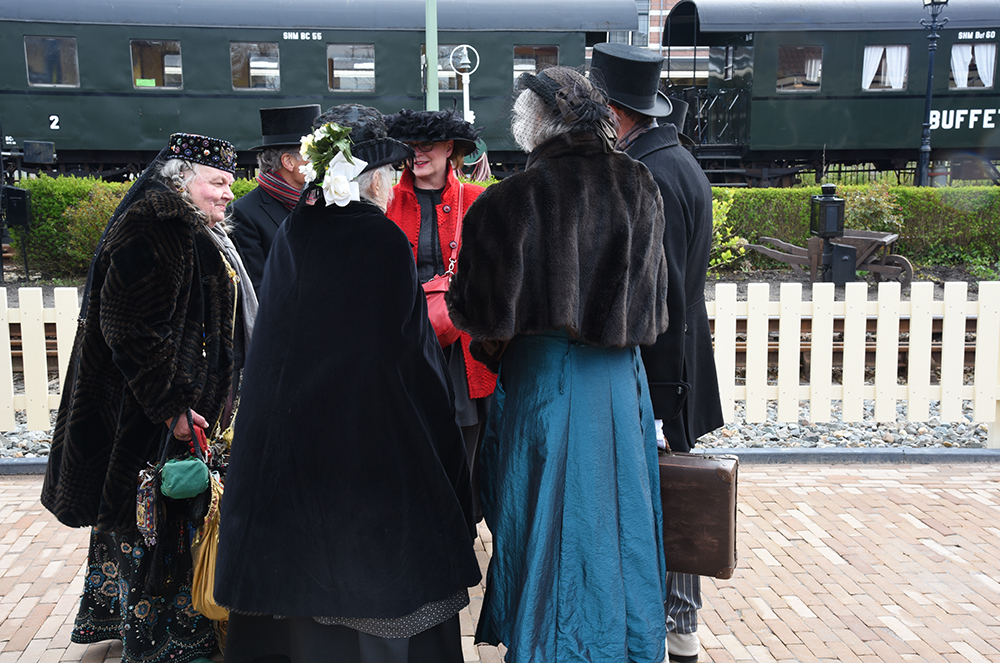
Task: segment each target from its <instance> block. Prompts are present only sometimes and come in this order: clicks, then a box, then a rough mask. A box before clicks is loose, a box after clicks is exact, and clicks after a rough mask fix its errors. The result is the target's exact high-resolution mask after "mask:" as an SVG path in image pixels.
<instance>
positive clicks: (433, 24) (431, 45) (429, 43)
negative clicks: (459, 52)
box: [424, 0, 441, 111]
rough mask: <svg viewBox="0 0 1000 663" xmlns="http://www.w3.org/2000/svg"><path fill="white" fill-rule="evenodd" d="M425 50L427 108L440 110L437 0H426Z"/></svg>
mask: <svg viewBox="0 0 1000 663" xmlns="http://www.w3.org/2000/svg"><path fill="white" fill-rule="evenodd" d="M424 11H425V18H424V25H425V30H426V37H425V38H424V43H425V46H424V52H425V54H426V55H425V57H426V62H427V110H429V111H436V110H440V108H441V106H440V103H439V101H438V15H437V0H425V1H424Z"/></svg>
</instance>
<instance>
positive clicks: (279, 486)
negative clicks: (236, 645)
mask: <svg viewBox="0 0 1000 663" xmlns="http://www.w3.org/2000/svg"><path fill="white" fill-rule="evenodd" d="M453 403H454V400H453V396H452V388H451V383H450V382H449V379H448V375H447V369H446V368H445V366H444V357H443V355H442V353H441V348H440V346H439V344H438V341H437V338H436V336H435V334H434V331H433V329H432V328H431V326H430V323H429V322H428V320H427V309H426V303H425V297H424V294H423V290H422V289H421V287H420V285H419V283H418V281H417V275H416V267H415V265H414V262H413V253H412V252H411V250H410V244H409V242H408V241H407V239H406V236H405V235H404V234H403V232H402V231H401V230H400V229H399V228H398V227H397V226H396V224H394V223H393V222H392V221H390V220H389V219H387V218H386V217H385V215H383V214H382V212H381V211H380V210H379V209H378V208H377V207H375V206H374V205H371V204H369V203H366V202H354V203H350V204H349V205H347V206H346V207H344V208H341V207H337V206H336V205H332V206H329V207H325V206H324V205H323V201H322V199H320V201H319V202H317V204H316V205H315V206H310V205H305V204H303V203H300V204H299V206H298V207H297V208H296V210H295V211H294V212H293V213H292V214H291V216H289V217H288V219H286V220H285V222H284V223H283V224H282V226H281V228H280V229H279V231H278V233H277V235H276V236H275V239H274V243H273V244H272V246H271V252H270V254H269V256H268V261H267V266H266V268H265V275H264V280H263V283H262V291H261V296H260V309H259V311H258V315H257V319H256V323H255V326H254V337H253V343H252V344H251V347H250V351H249V353H248V356H247V364H246V367H245V369H244V379H243V390H242V396H241V403H240V409H239V412H238V414H237V416H236V429H235V436H234V441H233V451H232V456H231V462H230V467H229V473H228V476H227V481H226V490H225V496H224V498H223V500H222V525H221V533H220V543H219V556H218V564H217V567H216V590H215V592H216V593H215V596H216V598H217V599H218V601H219V602H220V603H222V604H224V605H227V606H230V607H231V608H234V609H236V610H239V611H243V612H251V613H263V614H276V615H289V616H313V617H317V616H326V617H382V618H391V617H399V616H402V615H406V614H409V613H411V612H412V611H414V610H415V609H417V608H418V607H420V606H422V605H424V604H426V603H428V602H431V601H436V600H440V599H443V598H446V597H450V596H452V595H454V594H455V593H456V592H458V591H461V590H462V589H464V588H466V587H469V586H472V585H475V584H476V583H477V582H478V581H479V579H480V572H479V565H478V563H477V561H476V557H475V554H474V552H473V547H472V542H473V536H474V534H473V533H474V524H473V522H472V510H471V488H470V486H469V474H468V466H467V464H466V460H465V450H464V444H463V441H462V434H461V430H460V429H459V427H458V424H457V422H456V420H455V408H454V404H453Z"/></svg>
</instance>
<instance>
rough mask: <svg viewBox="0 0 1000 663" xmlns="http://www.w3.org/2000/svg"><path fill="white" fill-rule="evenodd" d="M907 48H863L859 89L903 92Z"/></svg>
mask: <svg viewBox="0 0 1000 663" xmlns="http://www.w3.org/2000/svg"><path fill="white" fill-rule="evenodd" d="M909 62H910V47H909V46H905V45H904V46H865V61H864V64H863V65H862V66H863V69H862V71H861V87H862V88H863V89H865V90H905V89H906V71H907V69H909Z"/></svg>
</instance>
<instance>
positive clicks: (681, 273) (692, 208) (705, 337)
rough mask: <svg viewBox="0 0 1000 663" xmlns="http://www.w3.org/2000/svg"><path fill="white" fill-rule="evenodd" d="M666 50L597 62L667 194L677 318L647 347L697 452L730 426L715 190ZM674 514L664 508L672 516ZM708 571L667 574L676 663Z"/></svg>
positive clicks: (662, 405)
mask: <svg viewBox="0 0 1000 663" xmlns="http://www.w3.org/2000/svg"><path fill="white" fill-rule="evenodd" d="M662 65H663V58H662V57H661V56H659V55H657V54H656V53H654V52H652V51H649V50H647V49H645V48H638V47H635V46H627V45H624V44H606V43H605V44H597V45H596V46H594V53H593V60H592V61H591V69H592V70H599V71H600V75H599V77H598V82H599V84H600V85H602V87H603V88H604V89H605V91H606V92H607V96H608V98H609V100H610V105H611V109H612V110H613V111H614V113H615V115H616V116H617V118H618V149H621V150H624V151H625V153H626V154H628V155H630V156H631V157H633V158H635V159H638V160H639V161H641V162H642V163H643V164H645V166H646V167H647V168H649V170H650V172H651V173H652V174H653V179H654V180H656V183H657V185H659V187H660V194H661V196H662V197H663V215H664V221H665V223H664V231H663V246H664V248H665V249H666V255H667V273H668V275H667V279H668V280H667V311H668V313H669V316H670V326H669V328H668V329H667V331H665V332H664V333H663V334H661V335H660V336H659V337H658V338H657V340H656V344H655V345H652V346H648V347H645V346H644V347H643V348H642V361H643V364H644V365H645V368H646V375H647V377H648V379H649V395H650V397H651V399H652V401H653V414H654V415H655V416H656V418H657V419H659V420H661V421H662V422H663V436H664V437H665V438H666V441H667V444H669V445H670V448H671V449H673V450H674V451H690V450H691V447H692V446H694V444H695V442H696V441H697V439H698V438H699V437H700V436H702V435H704V434H705V433H707V432H709V431H712V430H714V429H716V428H718V427H719V426H721V425H722V423H723V419H722V404H721V402H720V400H719V384H718V380H717V378H716V373H715V356H714V354H713V350H712V336H711V331H710V328H709V323H708V312H707V311H706V310H705V275H706V273H707V271H708V257H709V249H710V248H711V245H712V190H711V187H710V186H709V183H708V179H707V178H706V177H705V174H704V173H703V172H702V170H701V167H700V166H699V165H698V162H697V161H696V160H695V159H694V157H692V156H691V154H690V153H689V152H688V151H687V150H686V149H685V148H683V147H682V146H681V145H680V142H679V141H678V138H677V128H676V127H675V126H674V125H673V124H669V123H667V122H663V123H660V124H658V123H657V118H666V117H668V116H669V115H670V114H671V110H672V108H671V104H670V100H668V99H667V98H666V96H664V95H663V93H662V92H660V91H659V82H660V71H661V69H662ZM668 519H669V514H666V513H665V514H664V521H667V520H668ZM699 608H701V579H700V578H699V577H698V576H692V575H687V574H680V573H670V574H668V577H667V604H666V612H667V631H668V633H667V650H668V653H669V660H670V661H672V662H674V663H696V662H697V660H698V652H699V651H700V650H701V643H700V641H699V639H698V633H697V629H698V609H699Z"/></svg>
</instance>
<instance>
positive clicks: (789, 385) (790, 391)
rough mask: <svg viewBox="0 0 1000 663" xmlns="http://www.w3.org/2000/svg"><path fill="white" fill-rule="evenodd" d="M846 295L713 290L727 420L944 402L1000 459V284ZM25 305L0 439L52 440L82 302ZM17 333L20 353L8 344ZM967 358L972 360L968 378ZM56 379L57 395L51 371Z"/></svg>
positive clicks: (4, 375)
mask: <svg viewBox="0 0 1000 663" xmlns="http://www.w3.org/2000/svg"><path fill="white" fill-rule="evenodd" d="M0 290H2V291H3V292H2V294H3V297H4V298H3V301H4V302H6V301H7V299H6V289H5V288H0ZM844 290H845V293H844V298H843V300H842V301H835V300H834V293H835V290H834V286H833V284H832V283H817V284H814V285H813V286H812V301H802V285H801V284H798V283H786V284H782V286H781V289H780V296H779V299H778V301H771V300H770V298H769V291H770V288H769V286H768V284H766V283H755V284H750V285H749V286H748V289H747V298H746V301H737V290H736V285H735V284H731V283H721V284H718V285H717V286H716V289H715V300H714V301H711V302H708V313H709V317H710V318H712V319H713V324H714V330H715V360H716V366H717V370H718V374H719V385H720V392H721V396H722V404H723V411H724V413H725V416H726V420H727V421H733V419H734V413H735V405H736V403H737V401H744V402H745V417H746V420H747V421H748V422H751V423H759V422H764V421H766V420H767V417H768V404H769V403H771V402H774V403H776V421H778V422H795V421H798V420H799V416H800V407H802V406H803V405H805V406H806V407H807V408H808V418H809V419H810V420H811V421H814V422H822V421H829V420H830V412H831V404H832V403H833V402H835V401H840V404H841V416H842V420H843V421H845V422H856V421H862V420H863V417H864V412H865V407H864V403H865V401H866V400H871V401H874V419H875V421H878V422H884V421H895V420H896V418H897V408H896V405H897V403H898V402H900V401H903V402H905V403H906V418H907V420H909V421H914V422H922V421H926V420H927V419H928V418H929V407H930V402H931V401H940V415H939V416H940V419H941V421H943V422H947V421H959V420H960V419H962V417H963V413H962V408H963V402H964V401H971V402H972V404H973V413H974V415H973V418H974V421H975V422H985V423H987V424H989V442H988V444H989V446H990V447H991V448H1000V435H998V430H997V422H998V421H1000V282H983V283H980V285H979V296H978V301H968V299H967V288H966V284H965V283H962V282H956V283H947V284H945V287H944V297H943V300H938V301H935V300H934V287H933V284H931V283H927V282H923V283H921V282H917V283H913V284H912V285H911V286H910V298H909V301H903V300H902V299H901V297H900V286H899V284H898V283H881V284H879V288H878V299H877V300H876V301H868V291H867V286H866V284H864V283H849V284H847V286H846V287H845V289H844ZM18 299H19V302H20V305H19V307H18V308H8V307H5V306H0V431H6V430H12V429H13V428H14V426H15V412H16V411H18V410H23V411H25V412H26V415H27V425H28V428H29V429H30V430H48V429H49V428H50V426H51V423H50V410H54V409H57V408H58V406H59V394H60V393H61V391H62V387H63V383H62V381H63V377H64V376H65V374H66V365H67V362H68V361H69V355H70V352H71V350H72V345H73V337H74V334H75V332H76V326H77V315H78V310H79V308H78V304H77V291H76V289H75V288H56V289H55V306H54V307H44V306H43V301H42V290H41V288H21V289H20V290H19V298H18ZM46 325H48V327H49V329H48V331H46ZM18 326H19V328H20V341H19V342H18V341H17V339H14V343H13V344H12V330H14V331H16V330H17V327H18ZM769 355H770V356H771V357H774V356H775V355H776V362H775V361H770V362H769V359H768V358H769ZM872 356H874V361H872V360H871V357H872ZM967 356H970V357H971V356H974V361H973V362H972V364H973V365H972V367H971V370H970V371H967V370H965V364H966V363H967V362H966V358H967ZM740 357H743V358H745V360H744V361H743V362H739V363H741V364H742V366H740V367H739V368H740V371H738V370H737V369H738V366H737V364H738V359H739V358H740ZM866 357H867V358H868V361H867V364H868V365H869V366H870V365H872V364H874V371H873V372H874V376H873V377H872V371H871V370H868V371H866ZM837 358H840V359H841V361H838V362H836V363H837V364H839V366H838V367H837V370H836V371H835V361H834V360H835V359H837ZM901 358H902V359H903V360H904V361H903V362H902V364H903V365H905V375H904V376H902V377H901V376H900V374H899V366H900V365H901ZM18 360H19V361H18ZM932 360H934V361H932ZM18 364H20V365H18ZM935 364H936V369H935ZM22 367H23V376H24V389H23V391H21V390H17V391H15V388H14V375H15V369H21V368H22ZM56 368H57V369H58V376H59V377H58V381H57V382H56V381H54V382H53V384H52V385H51V386H50V384H49V379H48V371H49V370H50V369H53V370H54V369H56Z"/></svg>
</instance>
